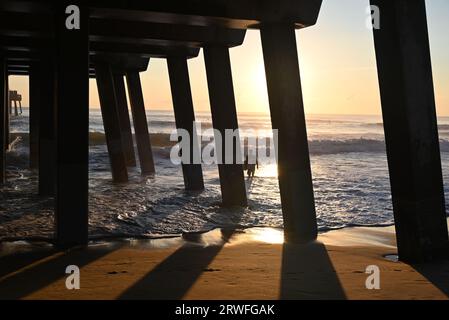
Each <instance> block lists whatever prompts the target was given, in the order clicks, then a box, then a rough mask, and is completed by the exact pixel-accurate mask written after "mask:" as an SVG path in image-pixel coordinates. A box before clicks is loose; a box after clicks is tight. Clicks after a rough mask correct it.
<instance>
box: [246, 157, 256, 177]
mask: <svg viewBox="0 0 449 320" xmlns="http://www.w3.org/2000/svg"><path fill="white" fill-rule="evenodd" d="M251 160H254V159H251ZM256 167H257V169H259V161H258V159H257V157H255V161H251V162H250V161H249V156H248V155H246V158H245V166H244V170H247V174H248V178H252V177H254V175H255V173H256Z"/></svg>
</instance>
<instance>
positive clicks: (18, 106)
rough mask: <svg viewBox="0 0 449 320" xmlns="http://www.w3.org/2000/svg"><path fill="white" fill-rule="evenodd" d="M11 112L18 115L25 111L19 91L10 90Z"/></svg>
mask: <svg viewBox="0 0 449 320" xmlns="http://www.w3.org/2000/svg"><path fill="white" fill-rule="evenodd" d="M8 105H9V114H11V115H12V114H14V115H15V116H18V115H20V114H22V113H23V111H22V95H21V94H19V93H18V92H17V91H15V90H14V91H12V90H9V104H8ZM13 107H14V111H13Z"/></svg>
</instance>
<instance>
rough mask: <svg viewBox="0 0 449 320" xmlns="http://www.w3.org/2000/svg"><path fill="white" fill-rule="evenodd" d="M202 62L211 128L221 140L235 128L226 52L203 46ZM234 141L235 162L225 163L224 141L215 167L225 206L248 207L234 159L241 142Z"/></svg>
mask: <svg viewBox="0 0 449 320" xmlns="http://www.w3.org/2000/svg"><path fill="white" fill-rule="evenodd" d="M204 61H205V64H206V73H207V83H208V88H209V99H210V107H211V112H212V124H213V127H214V129H217V130H218V131H219V132H220V133H221V136H222V137H223V140H224V137H225V130H226V129H232V130H235V129H238V121H237V111H236V105H235V97H234V88H233V84H232V73H231V61H230V58H229V49H228V48H227V47H224V46H211V47H205V48H204ZM216 138H217V137H216ZM237 140H238V139H234V142H235V143H234V147H233V151H234V152H233V158H234V159H233V163H231V164H225V163H224V162H225V157H226V154H225V143H224V141H223V143H222V148H221V150H219V149H218V148H217V150H216V152H217V155H218V158H220V157H221V158H222V159H223V163H222V164H219V165H218V171H219V175H220V186H221V194H222V201H223V205H224V206H246V204H247V199H246V187H245V178H244V175H243V166H242V164H241V159H239V160H240V164H239V163H238V162H237V156H238V155H239V154H240V150H239V143H240V141H237ZM228 156H230V155H228Z"/></svg>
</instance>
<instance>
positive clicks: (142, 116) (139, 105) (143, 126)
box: [126, 71, 155, 175]
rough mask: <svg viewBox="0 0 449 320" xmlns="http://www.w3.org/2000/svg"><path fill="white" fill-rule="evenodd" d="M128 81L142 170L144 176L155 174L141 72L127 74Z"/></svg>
mask: <svg viewBox="0 0 449 320" xmlns="http://www.w3.org/2000/svg"><path fill="white" fill-rule="evenodd" d="M126 80H127V84H128V94H129V101H130V104H131V113H132V117H133V123H134V131H135V136H136V143H137V151H138V154H139V163H140V170H141V172H142V174H143V175H147V174H153V173H154V172H155V169H154V160H153V153H152V150H151V142H150V134H149V132H148V122H147V117H146V113H145V103H144V100H143V94H142V84H141V83H140V75H139V72H137V71H130V72H127V74H126Z"/></svg>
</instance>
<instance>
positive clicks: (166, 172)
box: [0, 109, 449, 240]
mask: <svg viewBox="0 0 449 320" xmlns="http://www.w3.org/2000/svg"><path fill="white" fill-rule="evenodd" d="M27 113H28V110H27V109H25V113H24V115H22V116H21V117H18V118H14V117H13V118H12V124H11V125H12V127H11V132H13V136H14V137H16V136H18V137H19V138H17V140H16V143H15V144H14V148H13V150H12V151H11V152H9V153H8V155H7V163H8V183H7V185H6V186H5V187H3V188H2V189H1V194H0V240H17V239H50V238H52V237H53V223H54V214H53V210H52V205H53V199H52V198H41V197H38V196H37V195H36V192H37V176H36V172H33V171H31V170H29V169H27V164H28V147H27V144H28V136H27V134H25V133H26V132H27V131H28V117H27ZM197 121H201V122H202V127H203V128H204V129H207V128H210V126H211V125H210V121H211V119H210V114H208V113H205V112H204V113H198V114H197ZM148 123H149V127H150V132H151V134H152V137H151V139H152V143H153V152H154V156H155V161H156V171H157V173H156V175H155V176H154V177H141V176H140V173H139V169H138V168H130V169H129V175H130V181H129V183H126V184H114V183H112V182H111V173H110V168H109V160H108V156H107V149H106V145H105V143H104V131H103V126H102V122H101V113H100V112H99V110H91V114H90V132H91V145H90V150H89V152H90V156H89V163H90V169H89V188H90V195H89V217H90V219H89V234H90V237H91V238H92V239H97V238H109V237H135V238H146V237H149V238H151V237H165V236H171V235H179V234H181V233H186V232H201V231H207V230H211V229H214V228H217V227H255V226H257V227H261V226H269V227H277V228H282V212H281V205H280V197H279V188H278V180H277V177H276V166H275V165H262V166H261V167H260V168H259V170H258V171H257V172H256V177H255V178H254V179H252V180H251V181H250V180H247V181H246V184H247V190H248V199H249V205H248V207H247V208H222V207H220V199H221V196H220V185H219V179H218V171H217V167H216V166H215V165H203V171H204V178H205V184H206V190H205V191H203V192H199V193H198V192H197V193H195V192H186V191H184V185H183V178H182V171H181V168H180V167H179V166H176V165H174V164H172V163H171V161H170V159H169V154H170V148H171V144H170V143H169V141H168V140H169V139H168V135H169V134H170V133H171V132H172V131H173V130H174V128H175V123H174V117H173V113H172V112H169V111H149V112H148ZM239 124H240V127H241V129H242V130H243V131H245V130H249V129H257V130H258V131H259V134H263V135H269V134H270V129H271V124H270V118H269V116H268V115H265V114H239ZM307 124H308V134H309V145H310V153H311V162H312V173H313V183H314V190H315V201H316V210H317V216H318V224H319V229H320V230H321V231H326V230H332V229H337V228H344V227H349V226H383V225H391V224H392V223H393V214H392V204H391V195H390V185H389V179H388V168H387V158H386V154H385V143H384V136H383V127H382V119H381V117H380V116H347V115H344V116H343V115H338V116H337V115H308V116H307ZM439 130H440V139H441V150H442V164H443V173H444V178H445V182H446V183H445V192H446V195H449V118H440V119H439ZM300 196H301V195H298V197H300ZM447 202H448V203H449V201H447Z"/></svg>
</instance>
